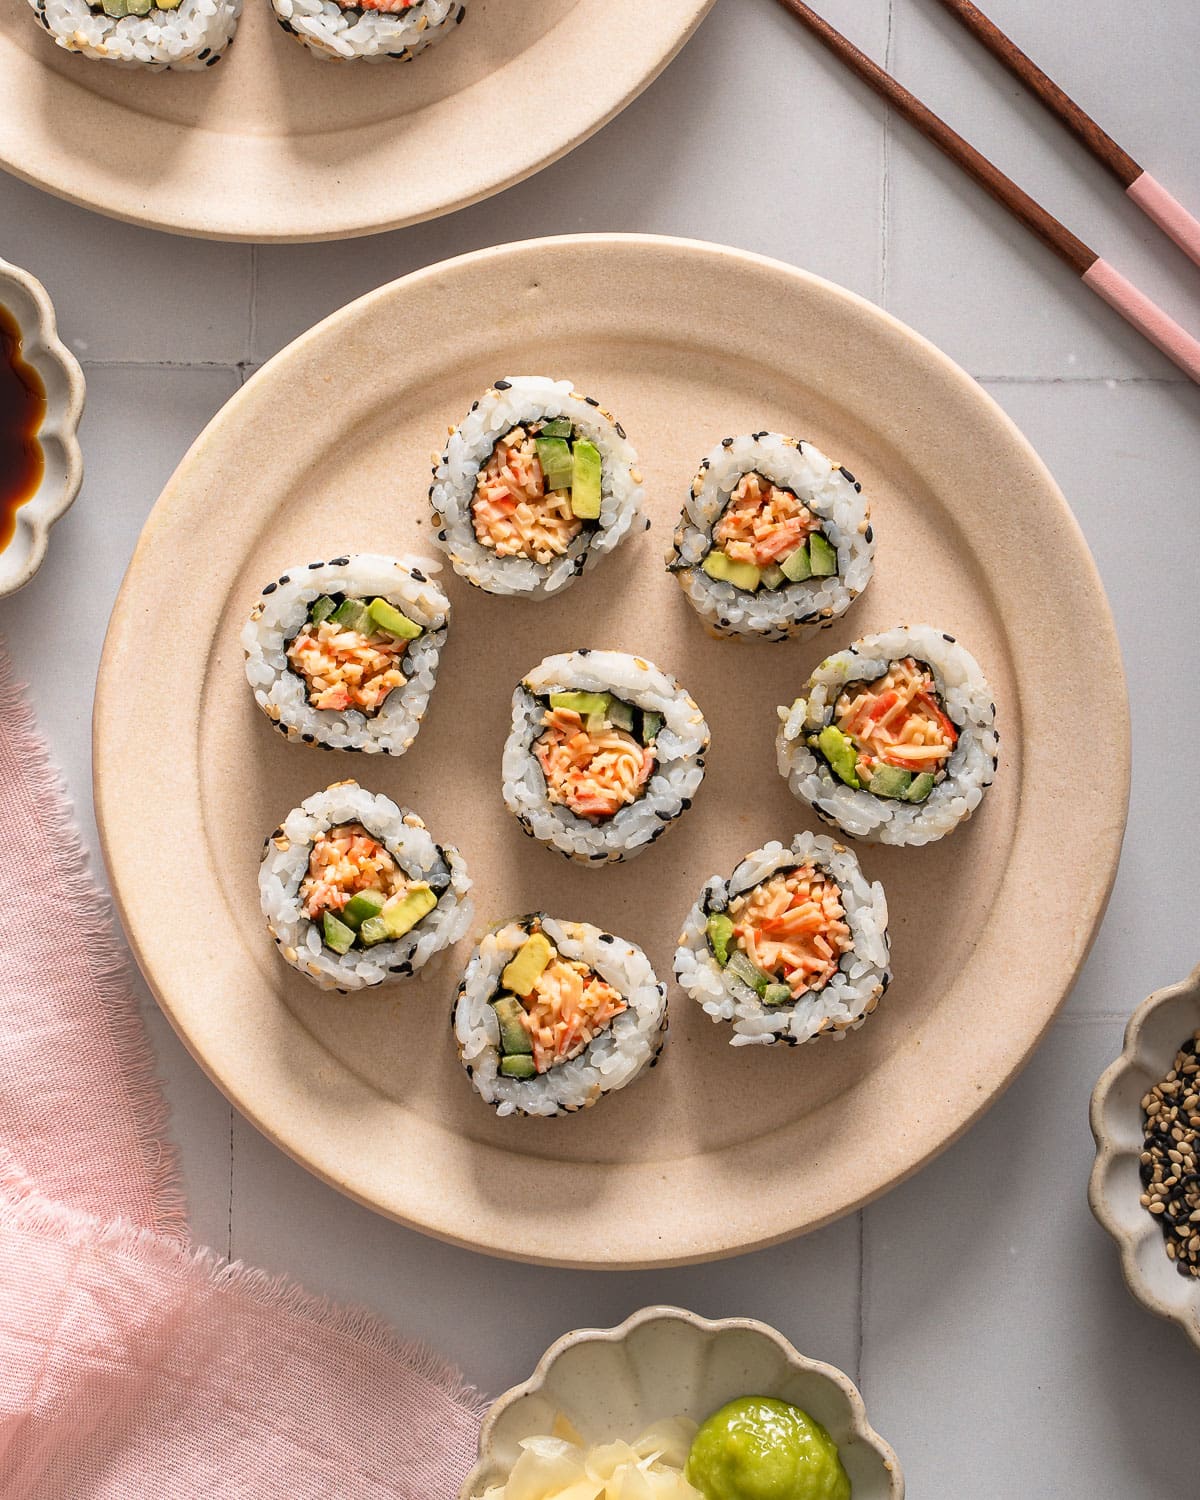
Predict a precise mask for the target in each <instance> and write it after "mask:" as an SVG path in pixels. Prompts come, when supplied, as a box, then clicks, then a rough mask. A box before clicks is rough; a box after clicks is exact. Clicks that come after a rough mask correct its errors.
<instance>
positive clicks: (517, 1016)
mask: <svg viewBox="0 0 1200 1500" xmlns="http://www.w3.org/2000/svg"><path fill="white" fill-rule="evenodd" d="M492 1009H493V1010H494V1011H495V1012H496V1021H497V1023H498V1024H499V1027H500V1050H501V1052H504V1053H506V1054H507V1055H508V1056H510V1057H511V1056H513V1055H514V1054H515V1053H525V1054H526V1055H528V1056H532V1055H533V1039H532V1037H531V1036H530V1035H529V1033H528V1031H526V1030H525V1027H524V1025H523V1024H522V1022H521V1017H522V1016H523V1015H524V1013H525V1007H524V1006H523V1005H522V1004H521V1002H520V1001H519V1000H514V999H513V997H512V996H511V995H501V996H500V998H499V999H498V1000H493V1001H492Z"/></svg>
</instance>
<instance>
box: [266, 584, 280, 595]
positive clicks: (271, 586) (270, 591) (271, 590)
mask: <svg viewBox="0 0 1200 1500" xmlns="http://www.w3.org/2000/svg"><path fill="white" fill-rule="evenodd" d="M278 587H279V585H278V584H277V583H268V584H267V586H266V588H265V589H263V593H264V594H273V593H274V592H275V590H276V589H277V588H278Z"/></svg>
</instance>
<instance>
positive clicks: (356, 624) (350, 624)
mask: <svg viewBox="0 0 1200 1500" xmlns="http://www.w3.org/2000/svg"><path fill="white" fill-rule="evenodd" d="M329 619H330V622H331V623H332V624H334V625H340V626H341V628H342V629H343V630H357V631H358V633H359V635H370V634H371V632H372V630H374V628H375V624H374V621H373V620H372V619H371V612H370V610H369V609H368V608H367V606H366V605H365V604H364V603H363V602H362V600H361V599H343V600H342V602H341V603H340V604H339V605H338V607H337V608H336V609H335V610H334V612H333V613H332V614H331V615H330V616H329Z"/></svg>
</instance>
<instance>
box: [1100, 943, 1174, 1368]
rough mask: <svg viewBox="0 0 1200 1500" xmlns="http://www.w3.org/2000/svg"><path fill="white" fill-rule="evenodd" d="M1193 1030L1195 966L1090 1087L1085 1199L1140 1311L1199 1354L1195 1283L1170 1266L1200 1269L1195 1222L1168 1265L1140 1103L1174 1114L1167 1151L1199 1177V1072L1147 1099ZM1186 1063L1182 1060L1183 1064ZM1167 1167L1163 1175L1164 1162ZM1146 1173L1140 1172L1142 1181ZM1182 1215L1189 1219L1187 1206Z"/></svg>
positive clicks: (1136, 1019) (1135, 1022) (1152, 1008)
mask: <svg viewBox="0 0 1200 1500" xmlns="http://www.w3.org/2000/svg"><path fill="white" fill-rule="evenodd" d="M1198 1031H1200V966H1198V967H1197V968H1195V969H1193V970H1192V972H1191V974H1190V975H1189V976H1188V977H1187V979H1185V980H1183V981H1182V982H1181V983H1179V984H1174V985H1171V986H1170V987H1169V988H1167V989H1162V990H1156V991H1155V992H1154V994H1152V995H1151V996H1150V997H1149V998H1148V999H1146V1000H1143V1002H1142V1003H1141V1005H1139V1006H1138V1008H1137V1010H1135V1011H1134V1013H1133V1015H1132V1017H1131V1018H1130V1021H1129V1024H1128V1026H1127V1027H1126V1028H1125V1045H1124V1048H1123V1050H1122V1052H1121V1056H1120V1057H1119V1058H1117V1060H1116V1062H1114V1063H1113V1064H1112V1066H1111V1067H1109V1068H1108V1069H1107V1070H1106V1071H1105V1072H1104V1074H1103V1075H1102V1076H1101V1078H1100V1081H1099V1082H1098V1083H1097V1084H1096V1088H1095V1090H1094V1092H1093V1094H1092V1106H1091V1125H1092V1135H1093V1136H1094V1137H1095V1140H1096V1160H1095V1164H1094V1165H1093V1167H1092V1175H1091V1180H1090V1182H1089V1184H1088V1201H1089V1203H1090V1204H1091V1207H1092V1212H1093V1213H1094V1214H1095V1216H1096V1218H1097V1219H1098V1220H1099V1222H1100V1224H1101V1225H1102V1226H1103V1227H1104V1228H1105V1229H1106V1230H1107V1231H1108V1232H1109V1234H1110V1235H1112V1237H1113V1239H1114V1240H1115V1241H1116V1242H1117V1247H1118V1249H1119V1250H1120V1253H1121V1269H1122V1271H1123V1273H1124V1276H1125V1280H1126V1282H1127V1283H1128V1285H1129V1289H1130V1291H1131V1292H1132V1293H1133V1295H1134V1296H1135V1297H1136V1298H1137V1300H1138V1301H1139V1302H1140V1303H1141V1304H1142V1305H1143V1307H1147V1308H1149V1309H1150V1311H1151V1312H1153V1313H1157V1314H1158V1316H1159V1317H1161V1318H1168V1319H1170V1320H1171V1321H1172V1322H1174V1323H1177V1324H1178V1325H1179V1326H1180V1328H1182V1329H1183V1331H1184V1333H1185V1334H1186V1335H1187V1336H1188V1338H1190V1339H1191V1341H1192V1343H1193V1344H1195V1346H1196V1348H1197V1349H1200V1275H1195V1274H1190V1273H1187V1272H1184V1273H1181V1272H1180V1270H1179V1269H1178V1266H1177V1264H1176V1263H1175V1261H1176V1260H1177V1259H1180V1258H1183V1257H1184V1256H1191V1255H1195V1256H1196V1259H1197V1260H1198V1261H1200V1255H1197V1254H1196V1251H1197V1246H1196V1245H1193V1244H1192V1241H1193V1240H1194V1239H1195V1238H1196V1237H1197V1236H1200V1219H1195V1220H1192V1221H1191V1223H1190V1226H1189V1227H1188V1228H1187V1229H1185V1230H1183V1231H1182V1233H1180V1234H1178V1235H1176V1236H1175V1237H1174V1244H1175V1249H1176V1257H1175V1259H1173V1258H1172V1256H1171V1255H1169V1254H1168V1251H1167V1246H1168V1243H1170V1241H1169V1240H1168V1238H1167V1237H1166V1236H1165V1235H1164V1233H1163V1230H1162V1226H1161V1224H1160V1217H1161V1215H1160V1214H1156V1213H1154V1212H1152V1211H1151V1209H1150V1207H1149V1206H1148V1205H1147V1204H1144V1203H1143V1202H1142V1199H1143V1197H1147V1198H1149V1202H1150V1203H1151V1204H1153V1203H1155V1202H1156V1201H1159V1202H1161V1201H1162V1198H1161V1195H1158V1194H1156V1191H1155V1188H1154V1186H1153V1182H1154V1173H1155V1172H1156V1170H1157V1168H1156V1164H1155V1161H1154V1160H1152V1159H1150V1157H1151V1153H1149V1152H1147V1151H1146V1150H1145V1144H1146V1130H1147V1124H1146V1120H1147V1116H1146V1104H1145V1101H1147V1100H1149V1101H1150V1102H1151V1104H1156V1108H1155V1111H1154V1112H1155V1113H1156V1114H1157V1113H1158V1112H1159V1111H1161V1110H1162V1109H1164V1108H1171V1107H1174V1108H1175V1109H1176V1111H1177V1113H1176V1115H1175V1116H1174V1117H1173V1120H1174V1121H1175V1122H1176V1123H1174V1124H1173V1125H1172V1127H1171V1129H1172V1130H1178V1132H1179V1135H1174V1136H1173V1137H1172V1139H1173V1141H1174V1144H1173V1146H1172V1147H1171V1149H1172V1150H1173V1151H1175V1152H1176V1154H1177V1155H1179V1156H1181V1157H1182V1158H1183V1160H1182V1163H1181V1165H1182V1167H1183V1169H1184V1174H1185V1175H1191V1174H1193V1173H1195V1172H1196V1171H1198V1170H1200V1144H1196V1145H1195V1148H1194V1146H1193V1143H1195V1142H1196V1138H1197V1136H1200V1130H1197V1129H1196V1127H1195V1126H1193V1125H1192V1124H1191V1123H1190V1122H1191V1121H1198V1122H1200V1103H1197V1102H1195V1101H1194V1100H1193V1096H1194V1095H1197V1094H1200V1071H1196V1072H1191V1073H1186V1074H1181V1075H1180V1077H1178V1078H1177V1079H1176V1080H1174V1081H1173V1083H1172V1091H1171V1092H1169V1093H1168V1094H1167V1096H1166V1098H1165V1100H1161V1101H1156V1095H1155V1093H1154V1092H1153V1091H1154V1090H1156V1088H1157V1087H1158V1086H1159V1085H1160V1084H1162V1083H1163V1081H1164V1080H1166V1079H1168V1077H1169V1075H1170V1074H1171V1073H1172V1072H1174V1071H1175V1063H1176V1059H1177V1056H1178V1054H1179V1053H1180V1051H1181V1049H1183V1048H1185V1047H1188V1046H1189V1045H1192V1044H1193V1038H1195V1036H1196V1034H1197V1032H1198ZM1195 1045H1200V1044H1195ZM1192 1061H1193V1059H1192V1058H1191V1057H1190V1056H1189V1058H1188V1059H1187V1062H1188V1064H1190V1063H1191V1062H1192ZM1189 1080H1191V1081H1190V1082H1189ZM1184 1101H1188V1103H1186V1104H1185V1103H1184ZM1167 1133H1168V1134H1170V1131H1168V1132H1167ZM1180 1135H1182V1137H1183V1140H1182V1141H1181V1140H1180V1138H1179V1136H1180ZM1189 1153H1191V1163H1190V1164H1189V1161H1188V1159H1187V1158H1188V1155H1189ZM1144 1155H1145V1156H1146V1157H1147V1160H1146V1161H1145V1162H1143V1160H1142V1158H1143V1156H1144ZM1164 1165H1165V1166H1166V1167H1167V1170H1168V1171H1169V1170H1170V1165H1169V1162H1168V1161H1167V1160H1166V1159H1164ZM1189 1165H1190V1172H1189V1170H1188V1169H1189ZM1143 1170H1144V1171H1145V1172H1146V1174H1147V1179H1145V1180H1144V1179H1143V1175H1142V1173H1143ZM1188 1207H1189V1211H1191V1210H1190V1204H1189V1205H1188ZM1194 1211H1195V1212H1200V1210H1194ZM1176 1217H1177V1218H1178V1215H1177V1216H1176Z"/></svg>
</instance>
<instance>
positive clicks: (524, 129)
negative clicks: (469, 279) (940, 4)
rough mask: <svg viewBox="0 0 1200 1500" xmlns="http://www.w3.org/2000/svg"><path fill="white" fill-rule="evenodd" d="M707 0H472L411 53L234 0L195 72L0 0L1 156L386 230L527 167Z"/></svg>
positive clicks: (176, 208) (540, 160) (200, 212)
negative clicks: (145, 58)
mask: <svg viewBox="0 0 1200 1500" xmlns="http://www.w3.org/2000/svg"><path fill="white" fill-rule="evenodd" d="M712 3H713V0H652V3H650V4H647V3H646V0H470V9H469V11H468V13H467V18H466V20H465V21H464V23H463V25H462V26H460V27H458V28H457V29H456V30H455V32H454V34H453V35H452V36H450V37H447V38H446V40H445V41H444V42H441V43H439V44H438V45H437V46H435V47H433V48H431V49H430V50H429V51H428V52H426V53H423V54H422V55H421V56H420V57H418V58H417V59H416V60H415V61H414V62H412V63H404V64H395V65H389V64H388V63H386V62H385V63H378V64H374V65H371V64H361V65H357V66H355V65H350V64H347V65H345V66H342V65H339V64H335V63H328V62H322V61H321V60H319V59H317V58H315V57H313V56H312V55H311V54H310V53H309V52H308V51H306V50H305V49H304V48H302V47H301V46H299V45H298V43H296V42H295V41H294V40H293V39H292V38H290V37H288V36H286V35H285V34H284V33H283V31H281V30H280V28H279V27H278V26H277V25H276V23H275V20H274V18H273V16H272V12H271V8H270V5H269V3H268V0H245V9H244V12H243V15H242V20H241V23H240V25H239V28H238V34H237V36H236V37H235V38H234V41H233V44H232V46H231V47H230V49H229V51H228V52H227V53H226V55H225V57H224V58H223V59H222V61H221V63H220V64H219V66H217V67H215V68H211V69H204V70H202V71H201V72H199V73H171V72H168V73H157V74H154V73H144V72H141V71H127V70H125V69H123V68H115V67H109V66H106V65H105V64H103V63H96V62H91V61H88V60H86V59H84V58H81V57H76V56H71V55H69V54H68V53H66V52H64V51H62V50H61V49H60V48H57V47H55V45H54V44H53V42H52V41H51V40H50V38H49V37H48V36H47V35H46V34H45V33H44V32H43V30H42V28H41V27H40V26H38V25H37V24H36V22H35V20H34V14H33V11H32V10H31V9H30V8H29V6H28V4H27V3H26V0H0V166H3V167H5V168H7V170H8V171H10V172H15V173H16V175H17V176H18V177H24V178H25V179H26V180H27V181H29V182H33V183H36V184H37V185H38V186H39V187H44V188H47V189H48V190H49V191H50V192H52V193H57V194H59V196H60V197H63V198H69V199H71V200H72V201H73V202H75V203H82V204H85V205H86V206H87V207H89V208H97V209H100V210H101V211H102V212H103V213H107V214H113V215H115V216H116V217H117V218H119V219H130V220H132V221H134V222H135V223H139V224H149V225H153V226H154V227H155V228H158V229H169V230H174V231H177V232H179V233H182V234H195V235H202V236H205V237H207V238H211V239H225V240H320V239H332V238H341V237H343V236H345V235H353V234H369V233H371V232H373V231H375V230H380V229H395V228H398V227H399V226H400V225H402V224H413V223H416V222H417V221H418V220H420V219H429V218H433V217H434V216H435V215H437V214H442V213H447V212H449V211H450V210H451V209H455V208H462V207H463V206H464V205H466V204H468V203H473V202H475V201H476V200H477V199H479V198H484V197H486V196H487V195H488V194H489V193H494V192H498V191H499V190H500V189H501V188H504V187H508V186H509V185H510V184H512V183H514V182H517V181H519V180H520V179H521V178H523V177H528V176H529V175H530V174H531V173H533V172H536V171H537V170H538V169H539V168H541V167H544V166H546V165H547V164H548V163H549V162H552V161H554V160H555V159H556V158H557V157H559V156H562V155H563V154H564V153H565V152H567V151H569V150H570V149H571V147H572V146H576V145H578V144H579V142H580V141H582V140H583V139H585V137H587V136H589V135H591V133H592V132H593V131H594V130H596V129H598V128H599V127H600V126H601V125H603V124H604V122H605V121H606V120H609V119H611V118H612V116H613V115H615V114H616V113H617V112H618V111H619V110H621V109H622V108H623V107H624V106H625V105H626V104H628V103H629V101H630V100H631V99H632V98H634V97H635V95H637V94H638V93H640V91H641V90H642V89H644V88H645V87H646V85H647V84H648V83H649V82H650V81H651V79H653V78H654V77H655V76H656V75H657V74H658V73H659V71H660V70H661V69H662V68H664V67H665V66H666V64H667V63H668V62H669V61H670V60H671V58H672V57H673V56H674V55H675V53H676V52H677V51H678V49H679V48H680V47H681V46H682V45H683V43H684V42H685V41H686V39H687V38H688V36H689V35H690V34H691V32H692V31H693V30H694V28H695V27H696V26H697V25H698V24H699V23H700V21H701V19H702V18H703V16H704V15H705V13H706V12H707V11H708V9H709V8H710V6H711V5H712Z"/></svg>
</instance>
